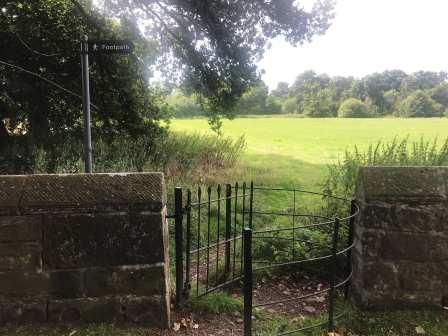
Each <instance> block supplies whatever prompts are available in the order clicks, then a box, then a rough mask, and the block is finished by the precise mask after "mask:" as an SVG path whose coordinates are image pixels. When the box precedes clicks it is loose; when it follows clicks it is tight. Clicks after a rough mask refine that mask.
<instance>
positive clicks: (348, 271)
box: [344, 200, 357, 300]
mask: <svg viewBox="0 0 448 336" xmlns="http://www.w3.org/2000/svg"><path fill="white" fill-rule="evenodd" d="M356 209H357V207H356V201H355V200H352V202H351V206H350V221H349V222H348V242H347V247H350V246H352V244H353V232H354V225H355V213H356ZM351 273H352V249H349V250H348V251H347V263H346V266H345V277H346V278H347V277H349V276H350V274H351ZM349 289H350V281H347V282H346V284H345V287H344V299H345V300H347V299H348V294H349V293H348V292H349Z"/></svg>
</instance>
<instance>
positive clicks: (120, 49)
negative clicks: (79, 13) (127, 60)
mask: <svg viewBox="0 0 448 336" xmlns="http://www.w3.org/2000/svg"><path fill="white" fill-rule="evenodd" d="M133 50H134V46H133V44H132V42H130V41H128V40H102V41H90V42H89V39H88V37H87V36H83V38H82V40H81V74H82V109H83V114H84V164H85V172H86V173H92V170H93V164H92V132H91V124H90V119H91V118H90V79H89V54H121V55H127V54H130V53H132V51H133Z"/></svg>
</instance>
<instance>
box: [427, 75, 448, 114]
mask: <svg viewBox="0 0 448 336" xmlns="http://www.w3.org/2000/svg"><path fill="white" fill-rule="evenodd" d="M431 98H432V99H434V100H435V101H436V102H438V103H439V104H442V105H443V107H444V108H445V109H448V83H446V82H444V83H442V84H440V85H437V86H436V87H435V88H434V89H432V90H431Z"/></svg>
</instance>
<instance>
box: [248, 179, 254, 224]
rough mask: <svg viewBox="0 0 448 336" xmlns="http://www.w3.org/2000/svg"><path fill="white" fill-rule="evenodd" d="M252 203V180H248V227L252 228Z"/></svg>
mask: <svg viewBox="0 0 448 336" xmlns="http://www.w3.org/2000/svg"><path fill="white" fill-rule="evenodd" d="M253 205H254V182H253V181H251V182H250V194H249V227H250V228H251V229H252V212H253V210H254V209H253V208H254V207H253Z"/></svg>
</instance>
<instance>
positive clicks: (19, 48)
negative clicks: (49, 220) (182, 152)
mask: <svg viewBox="0 0 448 336" xmlns="http://www.w3.org/2000/svg"><path fill="white" fill-rule="evenodd" d="M85 8H87V7H78V5H77V4H75V3H73V2H72V1H68V0H51V1H44V0H38V1H6V3H4V4H3V5H2V6H1V12H0V32H1V36H2V38H1V39H0V41H1V42H0V45H1V48H0V61H1V63H0V76H1V77H0V78H1V82H0V121H1V122H0V147H1V148H0V156H3V157H4V159H5V161H10V162H11V161H14V160H16V161H17V160H18V161H20V162H19V163H18V164H19V166H21V167H22V168H20V167H19V168H17V169H15V170H19V171H20V170H26V169H32V167H33V165H34V161H35V159H36V158H35V154H36V150H37V149H43V150H44V151H45V153H47V155H48V157H47V158H46V159H47V163H48V164H47V167H46V170H47V171H50V172H52V171H55V169H56V168H55V167H56V166H57V164H58V160H60V159H61V157H62V155H63V154H64V153H63V151H64V144H76V143H80V141H81V139H82V132H83V128H82V125H83V120H82V110H81V100H80V97H79V94H80V93H81V69H80V56H79V55H80V54H79V41H80V37H81V35H82V34H88V35H90V36H95V37H96V38H98V39H110V38H130V39H132V40H133V41H134V43H135V46H136V48H135V53H134V55H132V56H130V57H120V56H118V57H117V56H115V57H112V56H109V55H95V56H94V57H91V88H92V91H93V98H92V102H93V105H92V127H93V135H94V138H96V139H98V137H102V138H105V139H106V140H107V139H109V140H110V139H112V138H114V137H116V136H132V137H135V138H136V137H141V136H147V137H148V139H153V140H151V141H149V142H148V146H151V144H152V143H153V141H155V139H157V136H158V135H160V134H161V132H163V129H162V128H161V127H160V126H159V125H158V120H159V119H161V118H162V116H163V114H162V109H161V107H160V106H161V104H160V102H159V100H160V96H159V95H158V94H157V92H155V90H151V89H149V86H148V85H149V77H150V74H149V73H148V68H149V67H148V66H149V64H151V63H153V62H154V61H155V56H156V55H155V54H154V52H153V51H152V50H154V48H153V46H152V43H151V41H149V40H147V39H145V38H143V36H141V34H140V32H139V29H138V28H137V26H136V25H135V24H134V23H133V22H132V21H129V20H126V19H125V18H123V19H122V22H121V24H120V23H118V22H114V21H112V20H106V19H105V18H104V17H102V16H101V15H99V14H98V13H95V12H94V11H90V14H89V16H88V17H86V16H85V15H84V10H88V8H87V9H85ZM92 19H94V21H95V24H93V23H92ZM98 27H100V28H98ZM25 70H26V71H25ZM52 83H56V84H57V85H56V86H55V85H53V84H52ZM8 152H9V154H8ZM74 154H75V153H74ZM76 155H78V157H79V156H80V155H81V152H79V153H76ZM5 157H6V158H5Z"/></svg>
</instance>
